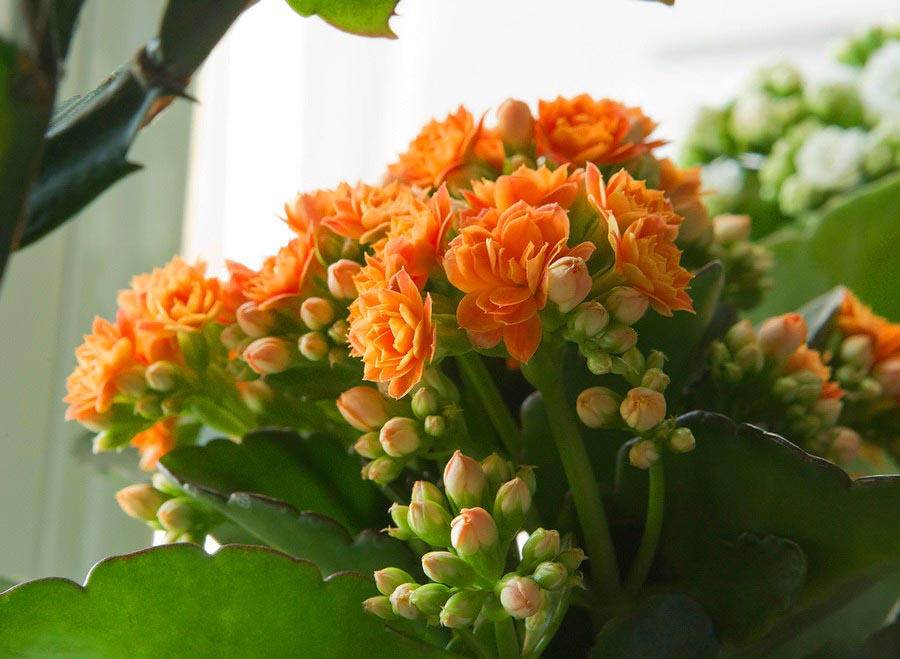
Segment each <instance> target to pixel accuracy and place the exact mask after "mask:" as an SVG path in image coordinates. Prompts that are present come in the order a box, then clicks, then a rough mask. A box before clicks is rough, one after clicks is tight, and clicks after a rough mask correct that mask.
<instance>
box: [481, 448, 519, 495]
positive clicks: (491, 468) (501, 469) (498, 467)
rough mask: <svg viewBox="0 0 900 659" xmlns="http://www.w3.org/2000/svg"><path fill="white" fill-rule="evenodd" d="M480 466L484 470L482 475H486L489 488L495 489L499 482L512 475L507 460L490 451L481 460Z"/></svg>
mask: <svg viewBox="0 0 900 659" xmlns="http://www.w3.org/2000/svg"><path fill="white" fill-rule="evenodd" d="M481 468H482V469H483V470H484V475H485V476H487V480H488V483H489V484H490V487H491V490H496V489H497V488H498V487H500V484H501V483H505V482H506V481H508V480H509V479H510V478H512V475H513V472H512V467H511V466H510V464H509V461H508V460H505V459H503V458H501V457H500V456H499V455H497V454H496V453H491V454H490V455H489V456H487V457H486V458H485V459H484V460H482V461H481Z"/></svg>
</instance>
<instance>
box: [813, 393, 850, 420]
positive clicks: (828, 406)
mask: <svg viewBox="0 0 900 659" xmlns="http://www.w3.org/2000/svg"><path fill="white" fill-rule="evenodd" d="M843 409H844V403H843V401H842V400H841V399H840V398H820V399H818V400H817V401H816V402H815V403H813V407H812V411H813V413H814V414H815V415H816V416H818V417H819V418H820V419H821V420H822V423H824V424H826V425H829V426H832V425H834V424H835V423H837V421H838V419H839V418H840V416H841V410H843Z"/></svg>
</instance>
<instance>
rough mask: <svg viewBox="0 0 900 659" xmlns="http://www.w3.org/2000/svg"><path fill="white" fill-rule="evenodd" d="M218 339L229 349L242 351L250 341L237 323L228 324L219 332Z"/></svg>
mask: <svg viewBox="0 0 900 659" xmlns="http://www.w3.org/2000/svg"><path fill="white" fill-rule="evenodd" d="M219 341H221V342H222V345H223V346H225V347H226V348H228V349H229V350H235V351H237V352H243V351H244V348H245V347H247V344H248V343H250V339H249V337H248V336H247V335H246V334H245V333H244V330H242V329H241V328H240V327H239V326H238V325H237V324H234V325H229V326H228V327H226V328H225V329H223V330H222V333H221V334H219Z"/></svg>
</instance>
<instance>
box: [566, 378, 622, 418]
mask: <svg viewBox="0 0 900 659" xmlns="http://www.w3.org/2000/svg"><path fill="white" fill-rule="evenodd" d="M621 403H622V398H621V397H620V396H619V394H617V393H616V392H615V391H613V390H612V389H608V388H606V387H590V388H589V389H585V390H584V391H582V392H581V393H580V394H578V400H577V401H576V403H575V411H576V412H577V413H578V418H579V419H581V422H582V423H583V424H584V425H586V426H587V427H588V428H604V427H607V426H610V425H612V424H614V423H615V422H617V421H618V420H619V406H620V405H621Z"/></svg>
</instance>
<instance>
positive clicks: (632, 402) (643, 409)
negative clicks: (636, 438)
mask: <svg viewBox="0 0 900 659" xmlns="http://www.w3.org/2000/svg"><path fill="white" fill-rule="evenodd" d="M619 413H620V414H621V415H622V418H623V419H624V420H625V423H627V424H628V425H629V426H631V427H632V428H634V429H635V430H636V431H637V432H645V431H647V430H650V428H653V427H654V426H657V425H659V424H660V423H662V421H663V419H665V418H666V399H665V397H664V396H663V395H662V394H661V393H659V392H658V391H654V390H653V389H648V388H647V387H635V388H634V389H632V390H631V391H629V392H628V394H627V395H626V396H625V400H623V401H622V405H621V406H619Z"/></svg>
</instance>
